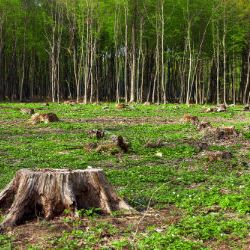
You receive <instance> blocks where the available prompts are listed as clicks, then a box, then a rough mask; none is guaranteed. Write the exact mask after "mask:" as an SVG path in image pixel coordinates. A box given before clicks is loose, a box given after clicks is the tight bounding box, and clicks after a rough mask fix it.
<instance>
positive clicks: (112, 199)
mask: <svg viewBox="0 0 250 250" xmlns="http://www.w3.org/2000/svg"><path fill="white" fill-rule="evenodd" d="M94 207H95V208H100V209H101V211H102V212H103V213H106V214H110V213H111V212H112V211H115V210H129V211H132V210H133V209H132V208H131V207H130V206H129V205H128V204H126V202H125V201H124V200H122V199H121V198H119V197H118V196H117V195H116V193H115V192H114V190H113V188H112V187H111V186H110V185H109V184H108V182H107V180H106V178H105V175H104V173H103V170H102V169H94V168H93V169H86V170H74V171H71V170H68V169H44V170H36V171H35V170H30V169H22V170H19V171H18V172H17V173H16V176H15V178H14V179H13V180H12V181H11V182H10V183H9V185H8V186H7V187H6V188H5V189H4V190H3V191H2V192H1V193H0V208H1V209H2V210H3V211H4V212H6V214H7V215H6V217H5V219H4V221H3V222H2V224H1V228H6V227H13V226H15V225H17V224H20V223H22V222H24V221H25V220H27V219H31V218H34V217H36V216H41V217H44V218H45V219H52V218H53V217H55V216H57V215H60V214H61V213H63V211H64V210H65V209H69V210H71V211H72V212H74V211H75V210H76V209H88V208H94Z"/></svg>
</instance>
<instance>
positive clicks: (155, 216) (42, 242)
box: [8, 206, 181, 249]
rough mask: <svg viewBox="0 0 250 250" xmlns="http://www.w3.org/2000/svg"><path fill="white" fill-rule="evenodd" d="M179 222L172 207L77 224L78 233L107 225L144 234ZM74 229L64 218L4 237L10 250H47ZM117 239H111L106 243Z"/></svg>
mask: <svg viewBox="0 0 250 250" xmlns="http://www.w3.org/2000/svg"><path fill="white" fill-rule="evenodd" d="M180 219H181V212H180V210H178V209H177V208H176V207H174V206H169V207H167V208H165V209H161V210H154V209H150V210H148V211H146V212H145V214H144V213H138V214H135V215H120V216H100V217H97V218H95V220H93V219H87V218H83V219H82V220H81V225H82V226H81V229H82V230H87V229H88V228H89V227H91V226H93V223H94V224H97V223H102V222H107V223H109V224H111V225H113V226H114V227H116V228H117V229H118V230H119V232H125V231H127V230H128V229H129V230H131V231H132V232H136V231H137V232H138V233H141V232H144V231H145V230H146V229H147V227H148V226H152V225H154V226H155V227H156V228H157V229H158V230H163V229H165V228H166V227H168V226H169V225H171V224H176V223H178V222H179V221H180ZM73 229H74V227H73V225H72V223H65V222H64V217H58V218H56V219H55V220H53V221H50V222H46V221H40V222H39V221H37V222H30V223H27V224H25V225H21V226H17V227H15V228H14V229H13V231H9V232H8V234H9V235H12V236H14V239H15V240H14V242H13V244H14V248H16V247H18V248H19V249H27V245H36V246H39V247H43V248H44V249H48V248H49V249H51V244H50V243H49V241H50V240H52V239H54V238H57V237H60V236H61V235H62V232H63V231H68V232H70V231H71V230H73ZM117 237H119V233H118V234H117V235H112V236H111V237H109V238H107V241H109V240H114V239H115V238H117Z"/></svg>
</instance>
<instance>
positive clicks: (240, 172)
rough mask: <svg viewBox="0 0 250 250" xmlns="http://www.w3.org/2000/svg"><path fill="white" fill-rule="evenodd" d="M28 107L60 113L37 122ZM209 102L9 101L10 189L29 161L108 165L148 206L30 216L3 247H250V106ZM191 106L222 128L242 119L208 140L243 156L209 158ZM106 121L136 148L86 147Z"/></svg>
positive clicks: (0, 110)
mask: <svg viewBox="0 0 250 250" xmlns="http://www.w3.org/2000/svg"><path fill="white" fill-rule="evenodd" d="M22 107H30V108H35V109H37V111H38V112H40V113H48V112H54V113H56V114H57V115H58V116H59V118H60V122H58V123H51V124H47V125H45V124H38V125H29V124H27V120H28V119H29V116H28V115H23V114H21V113H20V111H19V109H20V108H22ZM203 110H204V107H202V106H198V105H193V106H191V107H187V106H185V105H171V104H169V105H152V106H143V105H132V106H130V108H127V109H125V110H116V109H115V106H114V104H102V105H81V104H79V105H74V106H70V105H65V104H61V105H59V104H50V105H49V106H48V107H43V106H42V105H40V104H39V103H30V104H18V103H16V104H10V103H2V104H0V114H1V116H0V189H2V188H3V187H4V186H5V185H6V184H7V183H8V182H9V181H10V180H11V178H12V177H13V176H14V174H15V172H16V171H17V170H18V169H20V168H33V169H36V168H71V169H79V168H80V169H84V168H86V167H87V166H93V167H101V168H103V169H104V171H105V173H106V176H107V177H108V180H109V181H110V183H111V184H112V185H113V186H115V188H116V190H117V192H118V193H119V195H120V196H121V197H123V198H124V199H125V200H126V201H127V202H128V203H129V204H130V205H132V206H133V207H134V208H136V209H137V210H138V211H139V212H140V214H138V215H135V216H134V217H133V216H132V217H126V216H125V215H124V216H122V215H120V214H119V213H117V214H114V215H113V216H100V215H98V214H96V213H95V212H93V210H90V211H87V212H86V211H85V212H84V213H82V216H80V219H73V218H70V217H68V216H67V215H65V217H62V218H58V219H57V220H56V221H52V222H44V221H40V222H35V223H34V222H30V223H27V224H26V225H24V226H20V227H17V228H16V229H15V230H14V231H13V232H9V233H8V234H6V235H0V248H1V249H10V248H12V247H14V248H15V247H16V248H18V247H19V246H22V247H23V248H29V249H41V248H43V249H46V248H48V249H51V248H58V249H230V248H231V249H244V248H246V249H247V247H249V237H250V235H249V231H250V226H249V225H250V216H249V212H250V198H249V197H250V150H249V148H250V143H249V140H250V130H249V125H250V112H249V113H248V112H243V111H241V110H242V107H240V106H236V107H230V108H229V110H228V111H227V112H226V113H209V114H207V113H204V112H203ZM187 113H188V114H191V115H196V116H198V117H199V119H200V120H202V121H210V122H211V124H212V125H213V126H214V127H220V126H231V125H233V126H235V127H236V129H237V130H238V131H239V132H240V133H241V134H242V136H241V137H238V138H234V139H231V140H223V141H213V140H210V141H206V142H207V143H208V144H209V148H208V150H210V151H225V150H226V151H228V152H230V153H232V156H233V157H232V158H231V159H227V160H217V161H212V162H210V161H208V160H207V158H206V157H205V156H203V155H202V152H199V150H198V149H197V147H196V143H197V142H199V141H201V140H202V138H203V134H202V133H201V132H199V131H197V129H196V127H195V126H193V125H191V124H187V123H184V122H182V117H183V115H184V114H187ZM98 128H99V129H104V130H105V131H106V134H107V137H108V136H109V135H113V134H114V135H122V136H124V137H125V138H126V139H127V141H129V142H130V145H131V146H130V152H129V153H128V154H118V155H112V154H108V153H103V154H101V153H97V152H95V151H92V152H89V151H86V150H85V149H84V146H85V145H86V144H88V143H90V142H97V140H96V139H91V138H89V137H88V135H87V131H88V130H90V129H98ZM107 137H106V138H104V139H102V140H101V141H103V142H104V141H106V140H108V138H107ZM159 139H161V140H163V141H164V142H166V145H165V146H164V147H160V148H147V147H145V144H146V143H147V142H148V141H149V140H150V141H157V140H159ZM148 207H150V212H149V211H148V210H147V208H148ZM152 211H153V212H152ZM170 211H171V212H170ZM145 213H146V214H145ZM58 220H59V221H60V223H59V222H58ZM138 222H139V224H138ZM223 247H224V248H223Z"/></svg>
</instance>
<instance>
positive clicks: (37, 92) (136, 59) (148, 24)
mask: <svg viewBox="0 0 250 250" xmlns="http://www.w3.org/2000/svg"><path fill="white" fill-rule="evenodd" d="M249 79H250V3H249V1H248V0H146V1H145V0H74V1H71V0H53V1H50V0H1V1H0V99H1V100H9V101H41V100H48V101H53V102H60V101H61V100H66V99H74V100H76V101H77V102H83V103H96V102H99V101H116V102H120V101H121V102H138V103H143V102H151V103H169V102H175V103H186V104H189V103H196V104H204V103H217V104H220V103H224V104H227V103H229V104H235V103H241V104H242V103H243V104H245V105H246V104H249V101H250V83H249V81H250V80H249Z"/></svg>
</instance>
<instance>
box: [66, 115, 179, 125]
mask: <svg viewBox="0 0 250 250" xmlns="http://www.w3.org/2000/svg"><path fill="white" fill-rule="evenodd" d="M64 121H66V122H78V123H79V122H80V123H81V122H82V123H108V124H177V123H178V122H176V121H174V120H169V119H162V118H161V119H159V118H157V117H140V118H126V117H98V118H92V119H64Z"/></svg>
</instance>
